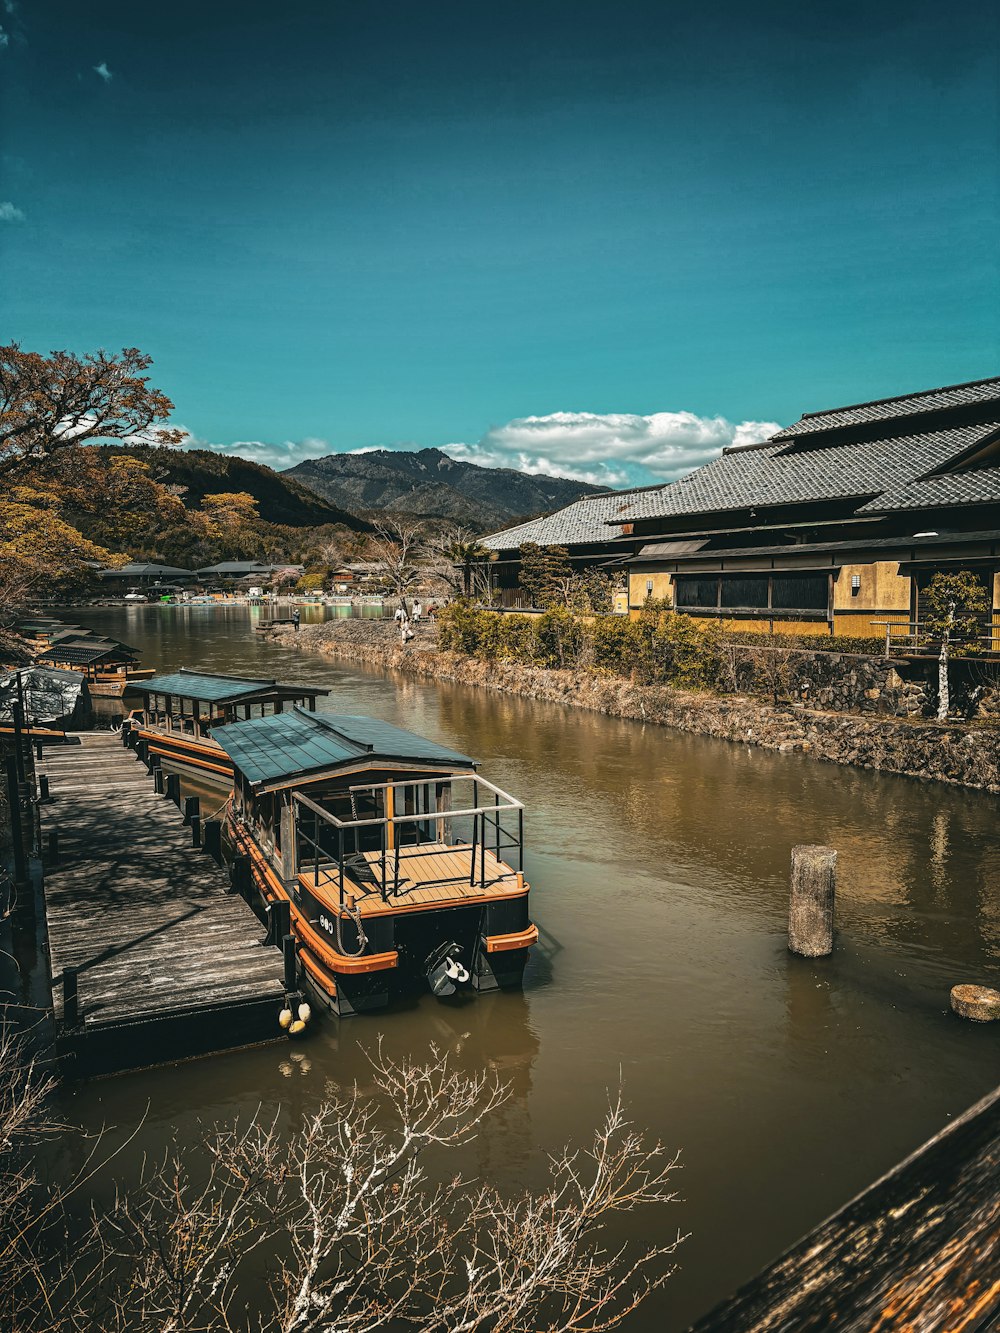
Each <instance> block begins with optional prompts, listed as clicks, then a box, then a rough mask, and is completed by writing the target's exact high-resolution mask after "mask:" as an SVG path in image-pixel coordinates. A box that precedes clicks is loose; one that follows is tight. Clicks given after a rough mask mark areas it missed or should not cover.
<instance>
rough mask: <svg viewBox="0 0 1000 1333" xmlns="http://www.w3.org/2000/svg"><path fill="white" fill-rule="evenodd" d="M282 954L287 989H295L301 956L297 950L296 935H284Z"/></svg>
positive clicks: (282, 938)
mask: <svg viewBox="0 0 1000 1333" xmlns="http://www.w3.org/2000/svg"><path fill="white" fill-rule="evenodd" d="M281 954H282V961H283V962H284V964H285V990H286V991H291V990H295V989H296V985H297V981H298V977H297V975H296V974H297V972H298V968H299V958H298V954H297V953H296V952H295V936H294V935H282V937H281Z"/></svg>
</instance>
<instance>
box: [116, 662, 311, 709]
mask: <svg viewBox="0 0 1000 1333" xmlns="http://www.w3.org/2000/svg"><path fill="white" fill-rule="evenodd" d="M129 689H130V690H132V691H138V692H139V693H140V694H147V695H148V694H174V695H177V696H178V697H179V698H181V699H198V700H200V701H201V702H202V703H206V704H208V703H212V704H226V703H232V702H234V701H236V700H243V701H245V702H249V701H250V699H251V698H264V699H271V698H280V699H286V698H295V699H302V698H306V699H315V698H317V697H318V696H319V695H321V694H322V695H327V694H329V693H330V691H329V690H324V689H322V688H320V687H319V686H318V685H287V684H284V685H283V684H281V683H280V682H278V681H276V680H270V679H249V678H248V677H246V676H213V675H208V674H205V673H203V672H201V671H188V670H186V669H185V668H184V667H182V668H181V669H180V671H174V672H171V673H170V674H169V675H163V676H150V678H149V680H144V681H141V682H134V683H133V684H131V685H130V686H129Z"/></svg>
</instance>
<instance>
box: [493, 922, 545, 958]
mask: <svg viewBox="0 0 1000 1333" xmlns="http://www.w3.org/2000/svg"><path fill="white" fill-rule="evenodd" d="M485 940H486V952H487V953H504V952H505V951H506V950H508V949H530V948H531V946H532V945H533V944H536V943H537V941H538V927H537V926H528V928H527V929H526V930H519V931H517V932H516V933H515V934H513V935H487V936H486V937H485Z"/></svg>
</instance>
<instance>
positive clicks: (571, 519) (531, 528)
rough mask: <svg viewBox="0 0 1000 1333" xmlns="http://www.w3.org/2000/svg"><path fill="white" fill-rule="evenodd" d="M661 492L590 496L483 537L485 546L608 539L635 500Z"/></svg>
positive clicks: (506, 548)
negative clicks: (614, 524) (637, 497)
mask: <svg viewBox="0 0 1000 1333" xmlns="http://www.w3.org/2000/svg"><path fill="white" fill-rule="evenodd" d="M650 489H652V490H654V491H660V490H662V489H663V488H662V487H661V486H654V487H652V488H650V487H648V486H643V487H640V488H638V489H634V490H630V491H607V492H605V493H603V494H601V495H588V496H586V497H585V498H584V499H582V500H575V501H574V502H573V504H571V505H567V506H566V508H565V509H560V510H559V511H558V513H555V514H550V515H549V517H548V518H533V519H531V520H530V521H529V522H527V523H520V524H518V526H517V527H516V528H506V529H505V530H504V531H503V532H494V533H492V534H491V535H490V536H489V537H481V538H480V541H481V542H482V544H483V546H485V547H486V548H487V549H488V550H491V551H509V550H514V549H516V548H517V547H518V546H520V545H521V544H522V543H523V542H537V543H538V545H539V546H562V545H566V546H577V545H585V544H586V543H588V542H605V541H607V540H608V524H609V523H613V522H614V521H615V519H616V518H617V516H618V514H619V513H620V512H621V510H622V506H624V505H627V504H628V503H629V502H630V500H631V499H632V497H634V496H638V495H640V494H642V492H643V491H648V490H650Z"/></svg>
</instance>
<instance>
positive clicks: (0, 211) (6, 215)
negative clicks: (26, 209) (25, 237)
mask: <svg viewBox="0 0 1000 1333" xmlns="http://www.w3.org/2000/svg"><path fill="white" fill-rule="evenodd" d="M23 221H24V213H23V212H22V211H21V209H20V208H15V206H14V205H13V204H12V203H11V202H10V200H9V199H6V200H4V202H3V203H0V222H23Z"/></svg>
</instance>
